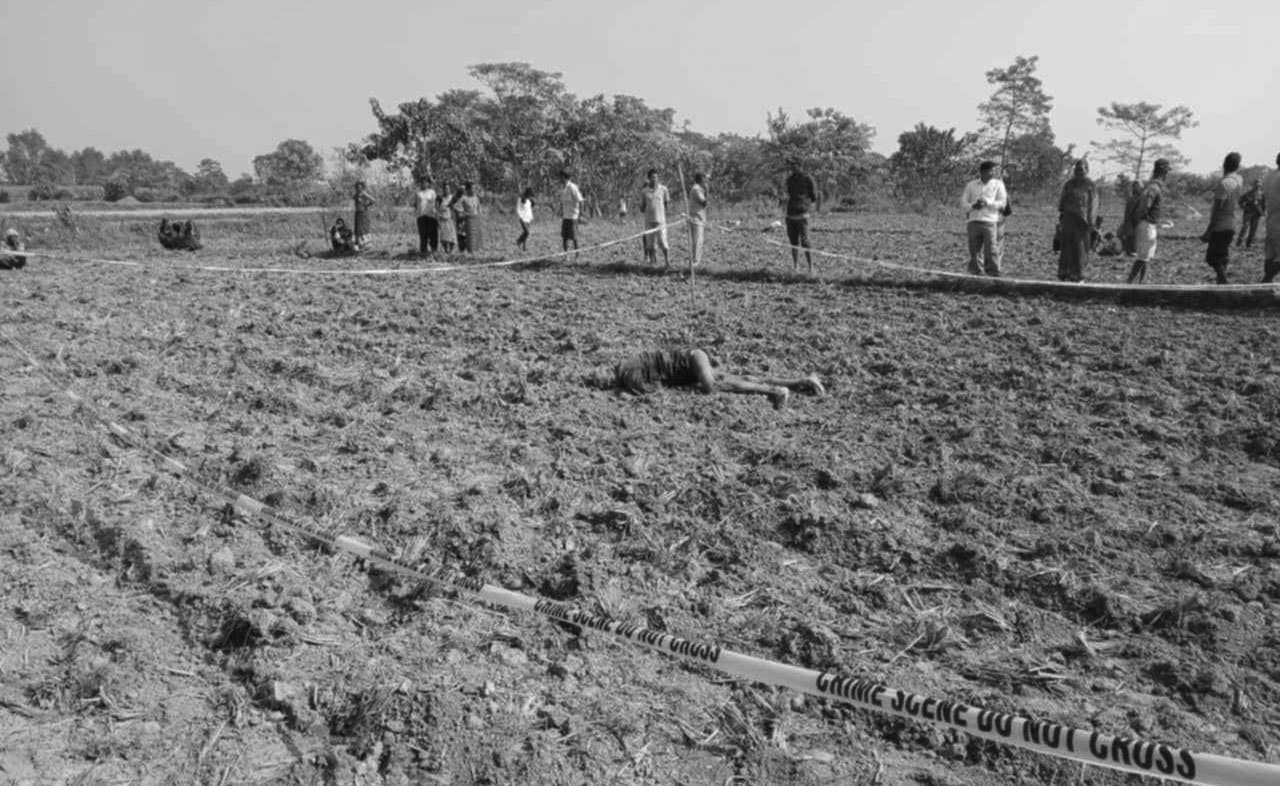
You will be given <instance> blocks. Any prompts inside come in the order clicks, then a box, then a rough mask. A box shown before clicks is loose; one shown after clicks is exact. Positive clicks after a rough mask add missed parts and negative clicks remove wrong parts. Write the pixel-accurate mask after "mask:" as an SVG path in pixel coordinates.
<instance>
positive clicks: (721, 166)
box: [710, 134, 776, 202]
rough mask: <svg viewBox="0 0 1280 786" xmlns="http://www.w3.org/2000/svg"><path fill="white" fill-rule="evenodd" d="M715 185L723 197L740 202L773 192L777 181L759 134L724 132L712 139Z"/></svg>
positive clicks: (712, 164) (712, 163) (712, 169)
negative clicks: (757, 135) (749, 135)
mask: <svg viewBox="0 0 1280 786" xmlns="http://www.w3.org/2000/svg"><path fill="white" fill-rule="evenodd" d="M711 156H712V162H711V166H710V169H711V173H712V174H713V176H714V178H715V181H714V184H713V188H714V189H715V191H716V193H717V194H720V195H721V196H722V198H723V199H725V200H726V201H730V202H736V201H740V200H746V199H754V198H756V197H760V196H763V195H766V194H770V193H771V192H772V191H773V190H774V189H775V188H776V183H775V179H774V177H773V171H772V167H771V166H770V164H769V163H768V159H767V157H766V154H765V150H764V141H763V140H762V139H760V138H759V137H747V136H742V135H740V134H720V135H719V136H717V137H716V138H715V139H714V140H712V146H711Z"/></svg>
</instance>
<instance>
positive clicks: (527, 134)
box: [347, 63, 687, 196]
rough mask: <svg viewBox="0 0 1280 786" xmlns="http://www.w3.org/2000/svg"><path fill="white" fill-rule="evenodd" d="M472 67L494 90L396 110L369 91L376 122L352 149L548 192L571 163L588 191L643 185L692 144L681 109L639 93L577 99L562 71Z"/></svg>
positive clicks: (408, 167) (396, 166) (460, 176)
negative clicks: (679, 124)
mask: <svg viewBox="0 0 1280 786" xmlns="http://www.w3.org/2000/svg"><path fill="white" fill-rule="evenodd" d="M471 74H472V76H473V77H474V78H475V79H476V80H477V81H480V82H482V83H483V84H484V86H485V87H486V88H487V90H485V91H483V92H482V91H476V90H451V91H449V92H447V93H443V94H441V95H439V96H437V97H436V98H435V100H431V99H427V98H421V99H418V100H416V101H411V102H406V103H402V104H400V105H399V106H398V107H397V111H396V112H388V111H386V110H384V109H383V107H382V105H381V104H380V103H379V102H378V101H377V100H376V99H370V107H371V108H372V110H373V116H374V119H375V120H376V122H377V124H378V128H377V130H376V131H375V132H374V133H372V134H370V135H369V136H368V137H366V138H365V139H364V141H363V142H361V143H359V144H354V145H351V146H350V147H349V148H348V150H347V155H348V157H349V158H350V159H351V160H363V161H381V162H383V163H384V164H385V165H386V167H387V168H388V169H389V170H392V171H401V172H403V171H409V172H411V173H413V174H414V175H421V174H425V173H428V172H429V173H432V174H434V175H436V176H437V177H439V178H443V179H447V180H449V181H451V182H454V183H457V182H458V181H459V180H465V179H478V180H479V181H480V182H482V183H484V184H485V185H486V186H488V187H489V188H491V189H503V190H509V191H514V190H516V189H519V188H524V187H526V186H532V187H533V188H535V189H538V190H543V191H544V192H545V190H548V189H549V188H550V187H551V186H552V185H553V183H554V182H555V174H556V172H557V171H558V170H559V169H560V168H561V167H563V166H571V167H574V168H575V169H576V170H577V171H578V174H577V177H578V179H579V182H580V183H581V184H582V185H583V186H584V188H585V189H586V190H587V191H588V192H589V193H592V194H593V195H595V196H617V195H622V194H627V193H629V192H630V190H631V188H632V187H635V188H638V187H639V183H640V181H641V179H642V178H643V175H642V173H643V171H644V169H645V168H647V167H648V166H658V167H667V166H673V165H674V163H675V161H677V160H678V159H679V158H680V156H681V155H682V153H683V152H684V151H685V150H686V147H687V146H686V145H684V144H683V143H682V142H681V140H680V139H679V137H678V136H677V134H676V132H675V129H674V118H675V112H674V110H671V109H654V108H652V107H649V106H647V105H646V104H645V103H644V102H643V101H642V100H640V99H638V98H634V97H631V96H613V97H611V98H607V97H605V96H596V97H594V98H590V99H587V100H585V101H583V100H579V99H577V98H576V97H575V96H573V95H572V94H571V93H569V92H568V91H567V90H566V89H565V87H564V84H563V83H562V82H561V80H560V75H559V74H555V73H549V72H545V71H539V70H537V69H534V68H532V67H531V66H529V65H528V64H527V63H490V64H481V65H477V66H473V67H472V68H471Z"/></svg>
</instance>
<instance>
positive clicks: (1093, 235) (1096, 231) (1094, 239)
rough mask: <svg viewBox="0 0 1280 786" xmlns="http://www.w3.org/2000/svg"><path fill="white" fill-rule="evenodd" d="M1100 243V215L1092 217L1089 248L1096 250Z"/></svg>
mask: <svg viewBox="0 0 1280 786" xmlns="http://www.w3.org/2000/svg"><path fill="white" fill-rule="evenodd" d="M1100 245H1102V216H1096V217H1094V219H1093V231H1092V232H1090V233H1089V250H1091V251H1094V252H1096V251H1097V250H1098V246H1100Z"/></svg>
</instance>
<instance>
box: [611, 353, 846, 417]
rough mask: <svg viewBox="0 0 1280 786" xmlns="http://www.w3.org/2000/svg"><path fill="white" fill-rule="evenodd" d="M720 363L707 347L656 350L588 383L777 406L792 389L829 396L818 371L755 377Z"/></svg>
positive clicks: (635, 392)
mask: <svg viewBox="0 0 1280 786" xmlns="http://www.w3.org/2000/svg"><path fill="white" fill-rule="evenodd" d="M715 365H716V363H715V362H714V361H713V360H712V359H711V356H710V355H708V354H707V353H706V352H705V351H704V350H701V349H688V350H665V351H664V350H652V351H648V352H641V353H640V354H638V355H634V356H632V357H629V358H625V359H624V360H621V361H619V362H618V364H617V365H615V366H614V367H613V368H612V369H611V370H600V371H596V372H594V373H592V374H589V375H588V376H587V379H586V382H587V384H588V385H590V386H592V387H596V388H600V389H602V390H609V389H617V390H619V391H621V392H624V393H630V394H632V395H639V396H642V395H645V394H646V393H650V392H652V391H654V390H656V389H657V388H659V387H696V388H698V390H700V391H701V392H703V393H712V392H716V391H719V392H725V393H742V394H747V395H757V396H768V397H769V401H770V402H772V403H773V406H774V408H781V407H782V406H784V405H785V404H786V403H787V400H788V399H789V398H790V396H791V392H792V391H796V392H803V393H812V394H813V395H815V396H822V395H825V394H826V392H827V390H826V388H825V387H824V386H823V384H822V381H821V380H819V379H818V375H817V374H812V373H811V374H809V375H808V376H804V377H787V378H774V377H754V376H738V375H731V374H717V373H716V371H715V370H714V368H713V367H714V366H715Z"/></svg>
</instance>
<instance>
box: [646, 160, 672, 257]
mask: <svg viewBox="0 0 1280 786" xmlns="http://www.w3.org/2000/svg"><path fill="white" fill-rule="evenodd" d="M645 178H646V180H645V184H644V188H643V189H642V190H641V191H640V212H641V213H644V228H645V233H646V234H645V235H644V236H643V237H642V238H641V246H642V247H643V248H644V259H645V261H646V262H648V263H649V264H651V265H657V264H658V249H659V248H661V249H662V262H663V264H664V266H666V267H671V247H670V246H669V245H668V244H667V203H668V202H670V201H671V192H670V191H668V190H667V187H666V186H664V185H663V184H661V183H659V182H658V170H656V169H650V170H649V171H648V172H646V173H645Z"/></svg>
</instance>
